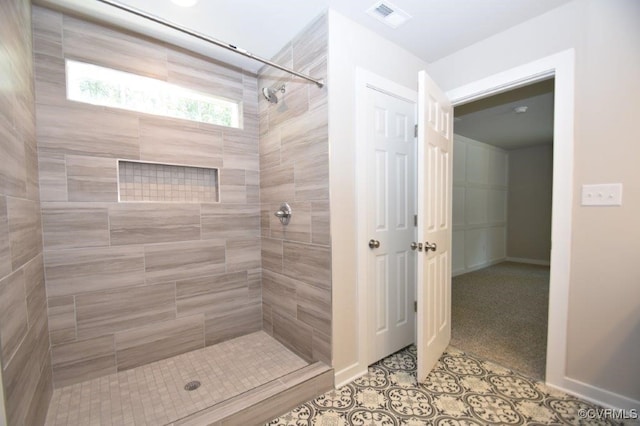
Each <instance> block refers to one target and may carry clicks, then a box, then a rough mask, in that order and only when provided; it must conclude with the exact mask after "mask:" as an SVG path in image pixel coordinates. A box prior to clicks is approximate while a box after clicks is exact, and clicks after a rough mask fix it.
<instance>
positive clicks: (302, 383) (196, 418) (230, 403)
mask: <svg viewBox="0 0 640 426" xmlns="http://www.w3.org/2000/svg"><path fill="white" fill-rule="evenodd" d="M333 388H334V382H333V369H332V368H331V367H328V366H327V365H326V364H324V363H322V362H316V363H314V364H311V365H308V366H306V367H303V368H301V369H299V370H297V371H294V372H293V373H289V374H287V375H286V376H283V377H281V378H279V379H277V380H273V381H271V382H268V383H265V384H264V385H262V386H259V387H257V388H255V389H252V390H250V391H247V392H245V393H242V394H240V395H237V396H235V397H233V398H231V399H228V400H226V401H224V402H221V403H220V404H217V405H215V406H213V407H209V408H206V409H204V410H202V411H199V412H197V413H194V414H191V415H190V416H188V417H185V418H183V419H180V420H177V421H175V422H173V423H170V426H203V425H208V426H227V425H247V426H249V425H263V424H265V423H266V422H268V421H269V420H271V419H273V418H276V417H278V416H279V415H281V414H284V413H286V412H288V411H291V410H292V409H293V408H295V407H297V406H298V405H300V404H302V403H303V402H306V401H309V400H312V399H314V398H315V397H316V396H318V395H320V394H322V393H324V392H326V391H328V390H330V389H333Z"/></svg>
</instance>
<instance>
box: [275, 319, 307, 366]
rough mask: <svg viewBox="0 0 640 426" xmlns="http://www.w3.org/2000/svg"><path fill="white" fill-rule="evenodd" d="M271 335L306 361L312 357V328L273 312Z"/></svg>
mask: <svg viewBox="0 0 640 426" xmlns="http://www.w3.org/2000/svg"><path fill="white" fill-rule="evenodd" d="M272 320H273V337H275V338H276V339H278V340H279V341H280V342H282V343H283V344H284V345H285V346H287V347H288V348H289V349H291V350H292V351H294V352H295V353H297V354H298V355H300V356H301V357H302V358H304V359H305V360H307V361H311V360H312V359H313V329H312V328H311V327H309V326H308V325H306V324H304V323H302V322H300V321H298V320H296V319H295V318H292V317H289V316H288V315H281V314H279V313H277V312H276V313H273V316H272Z"/></svg>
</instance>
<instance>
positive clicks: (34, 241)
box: [7, 197, 42, 270]
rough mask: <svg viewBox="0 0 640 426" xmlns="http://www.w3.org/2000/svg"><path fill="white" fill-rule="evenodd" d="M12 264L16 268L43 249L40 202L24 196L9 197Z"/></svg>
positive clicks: (8, 210)
mask: <svg viewBox="0 0 640 426" xmlns="http://www.w3.org/2000/svg"><path fill="white" fill-rule="evenodd" d="M7 218H8V221H9V244H10V246H11V264H12V265H13V269H14V270H16V269H18V268H20V267H21V266H22V265H24V264H25V263H27V262H28V261H29V260H31V259H33V258H34V257H35V256H37V255H38V254H39V253H40V252H41V251H42V226H41V222H40V204H39V203H38V202H37V201H31V200H25V199H22V198H13V197H8V198H7Z"/></svg>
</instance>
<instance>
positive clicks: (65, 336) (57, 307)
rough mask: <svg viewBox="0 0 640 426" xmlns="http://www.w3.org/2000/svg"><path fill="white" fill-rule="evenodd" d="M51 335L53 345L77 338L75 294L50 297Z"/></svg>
mask: <svg viewBox="0 0 640 426" xmlns="http://www.w3.org/2000/svg"><path fill="white" fill-rule="evenodd" d="M47 301H48V305H49V306H48V316H49V337H50V339H51V344H52V345H54V346H55V345H59V344H61V343H66V342H73V341H75V340H76V305H75V297H74V296H60V297H49V298H48V300H47Z"/></svg>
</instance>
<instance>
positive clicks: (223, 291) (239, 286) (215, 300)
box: [176, 271, 249, 317]
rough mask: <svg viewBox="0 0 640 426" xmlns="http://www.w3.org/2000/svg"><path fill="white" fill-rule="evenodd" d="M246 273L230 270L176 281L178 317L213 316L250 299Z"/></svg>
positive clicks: (239, 305)
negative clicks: (231, 271) (201, 314)
mask: <svg viewBox="0 0 640 426" xmlns="http://www.w3.org/2000/svg"><path fill="white" fill-rule="evenodd" d="M248 296H249V283H248V280H247V272H246V271H245V272H233V273H228V274H220V275H214V276H209V277H201V278H193V279H189V280H182V281H178V282H176V306H177V310H178V316H180V317H183V316H189V315H195V314H199V313H203V314H208V315H216V314H222V313H227V312H229V311H233V310H235V309H236V308H238V307H242V306H244V305H247V304H248V302H249V297H248Z"/></svg>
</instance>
